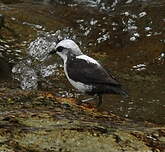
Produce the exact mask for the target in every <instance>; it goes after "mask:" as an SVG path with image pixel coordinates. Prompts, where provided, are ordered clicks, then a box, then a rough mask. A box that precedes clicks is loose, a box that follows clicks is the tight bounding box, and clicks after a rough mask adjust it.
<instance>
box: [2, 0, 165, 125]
mask: <svg viewBox="0 0 165 152" xmlns="http://www.w3.org/2000/svg"><path fill="white" fill-rule="evenodd" d="M11 5H12V7H13V8H22V9H24V11H25V12H29V16H28V18H32V19H31V22H29V19H27V20H26V18H24V19H23V21H22V20H21V21H20V20H19V19H18V18H17V16H12V15H11V16H10V17H11V19H12V20H13V21H17V22H21V24H22V25H23V26H27V27H30V28H33V29H34V30H35V31H36V32H37V35H38V36H37V38H33V39H31V41H30V42H24V44H25V46H26V51H25V52H26V55H24V56H23V55H19V53H20V52H21V51H24V50H23V49H21V47H18V48H19V49H18V48H17V54H18V56H19V58H18V60H17V61H16V62H15V65H14V67H13V68H12V73H13V77H14V79H16V80H18V82H19V83H20V87H21V88H22V89H25V90H26V89H27V90H29V89H30V90H31V89H39V90H48V91H51V92H56V94H57V95H59V96H62V97H63V96H67V97H75V96H76V94H78V93H77V92H76V91H75V90H74V89H73V88H72V86H70V84H69V83H68V82H67V80H66V77H65V76H64V73H63V63H62V61H61V60H60V59H59V58H58V57H54V58H50V57H48V52H49V50H50V49H51V47H52V46H54V45H56V44H57V43H58V42H59V41H60V40H62V39H66V38H71V39H73V40H75V41H76V42H77V43H78V45H79V46H80V48H81V50H82V52H84V53H85V54H87V55H89V56H91V57H93V58H95V59H97V60H98V61H99V62H100V63H101V64H102V65H103V66H104V67H105V68H106V69H107V70H108V71H111V72H112V74H113V75H114V76H116V77H117V79H118V80H119V81H120V82H121V83H122V84H123V86H124V88H125V89H126V90H127V91H128V93H129V96H130V97H129V98H128V99H122V98H121V97H119V96H114V95H105V96H104V101H103V105H102V106H101V107H100V109H99V110H104V111H110V112H112V113H115V114H117V115H120V116H123V117H128V118H131V119H133V120H140V121H145V120H147V121H151V122H155V123H165V65H164V64H165V35H164V30H165V26H164V25H165V15H164V9H165V2H164V1H163V0H156V1H155V0H145V1H141V0H138V1H135V0H124V1H121V0H110V1H109V0H81V1H76V0H70V1H67V0H66V1H65V0H27V1H26V0H25V1H22V2H21V3H20V2H19V1H18V3H14V4H11ZM37 15H38V18H37ZM25 32H26V31H25ZM0 49H1V50H5V49H6V50H8V51H7V52H9V53H10V51H9V50H10V49H11V50H12V49H15V48H10V49H9V47H8V46H7V44H5V45H1V46H0ZM2 53H3V52H2ZM3 54H4V53H3ZM3 54H2V55H3ZM10 61H12V58H11V57H10Z"/></svg>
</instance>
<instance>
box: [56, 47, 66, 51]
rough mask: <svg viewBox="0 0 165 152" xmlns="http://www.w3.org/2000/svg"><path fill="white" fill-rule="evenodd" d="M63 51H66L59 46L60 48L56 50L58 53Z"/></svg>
mask: <svg viewBox="0 0 165 152" xmlns="http://www.w3.org/2000/svg"><path fill="white" fill-rule="evenodd" d="M63 49H64V47H62V46H59V47H58V48H57V49H56V51H57V52H62V50H63Z"/></svg>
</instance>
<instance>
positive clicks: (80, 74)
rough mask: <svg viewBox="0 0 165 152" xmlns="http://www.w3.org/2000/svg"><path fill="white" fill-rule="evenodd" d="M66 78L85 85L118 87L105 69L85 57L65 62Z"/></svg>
mask: <svg viewBox="0 0 165 152" xmlns="http://www.w3.org/2000/svg"><path fill="white" fill-rule="evenodd" d="M66 66H67V72H68V76H69V77H70V78H71V79H73V80H74V81H77V82H82V83H85V84H109V85H114V86H120V84H119V83H118V82H117V81H116V80H115V79H114V78H113V77H112V75H110V74H108V73H107V72H106V71H105V69H104V68H103V67H102V66H101V65H100V64H99V63H98V62H97V61H96V60H94V59H92V58H90V57H88V56H85V55H84V58H83V57H82V58H78V57H74V58H70V59H69V60H67V64H66Z"/></svg>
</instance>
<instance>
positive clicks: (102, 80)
mask: <svg viewBox="0 0 165 152" xmlns="http://www.w3.org/2000/svg"><path fill="white" fill-rule="evenodd" d="M49 54H58V55H59V56H60V57H61V58H62V59H63V61H64V71H65V75H66V77H67V78H68V80H69V82H70V83H71V84H72V85H73V86H74V87H75V88H76V89H78V91H80V92H82V93H86V94H88V95H97V96H98V97H99V100H98V102H97V107H99V106H100V105H101V103H102V95H103V94H107V93H110V94H120V95H123V96H128V95H127V93H126V92H125V91H124V90H123V89H122V88H121V84H119V82H117V81H116V80H115V78H114V77H113V76H112V75H111V74H110V73H108V72H107V71H106V70H105V69H104V68H103V67H102V66H101V65H100V64H99V63H98V62H97V61H96V60H94V59H93V58H91V57H89V56H87V55H84V54H83V53H82V52H81V50H80V48H79V47H78V45H77V44H76V43H75V42H74V41H72V40H70V39H65V40H62V41H60V42H59V43H58V44H57V45H56V46H55V48H53V49H52V50H51V52H50V53H49ZM84 101H85V100H84ZM86 101H89V100H86Z"/></svg>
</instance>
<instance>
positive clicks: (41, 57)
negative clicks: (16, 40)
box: [12, 27, 76, 90]
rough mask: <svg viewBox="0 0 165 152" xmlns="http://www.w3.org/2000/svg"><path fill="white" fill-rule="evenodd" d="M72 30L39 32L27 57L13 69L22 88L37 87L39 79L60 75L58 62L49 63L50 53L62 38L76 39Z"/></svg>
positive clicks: (31, 44)
mask: <svg viewBox="0 0 165 152" xmlns="http://www.w3.org/2000/svg"><path fill="white" fill-rule="evenodd" d="M72 31H73V30H72V29H71V28H68V27H67V28H64V29H63V30H57V31H56V32H50V33H49V32H43V31H42V32H39V36H38V37H37V39H35V40H34V41H32V42H31V43H30V44H29V47H28V48H27V57H26V58H24V59H22V60H21V61H20V62H19V63H18V64H16V65H15V66H14V67H13V69H12V73H13V77H14V79H16V80H18V81H19V82H20V87H21V88H22V89H24V90H32V89H37V87H38V81H40V80H42V79H44V78H46V77H48V76H51V75H56V74H57V75H58V73H59V72H58V66H59V65H58V64H57V63H53V64H52V63H51V65H47V60H49V58H50V56H49V55H48V54H49V52H50V51H51V50H52V48H53V47H55V46H56V44H57V43H58V42H59V41H60V40H62V39H67V38H70V39H73V40H75V39H76V36H75V35H74V34H73V32H72ZM19 51H20V50H19Z"/></svg>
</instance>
